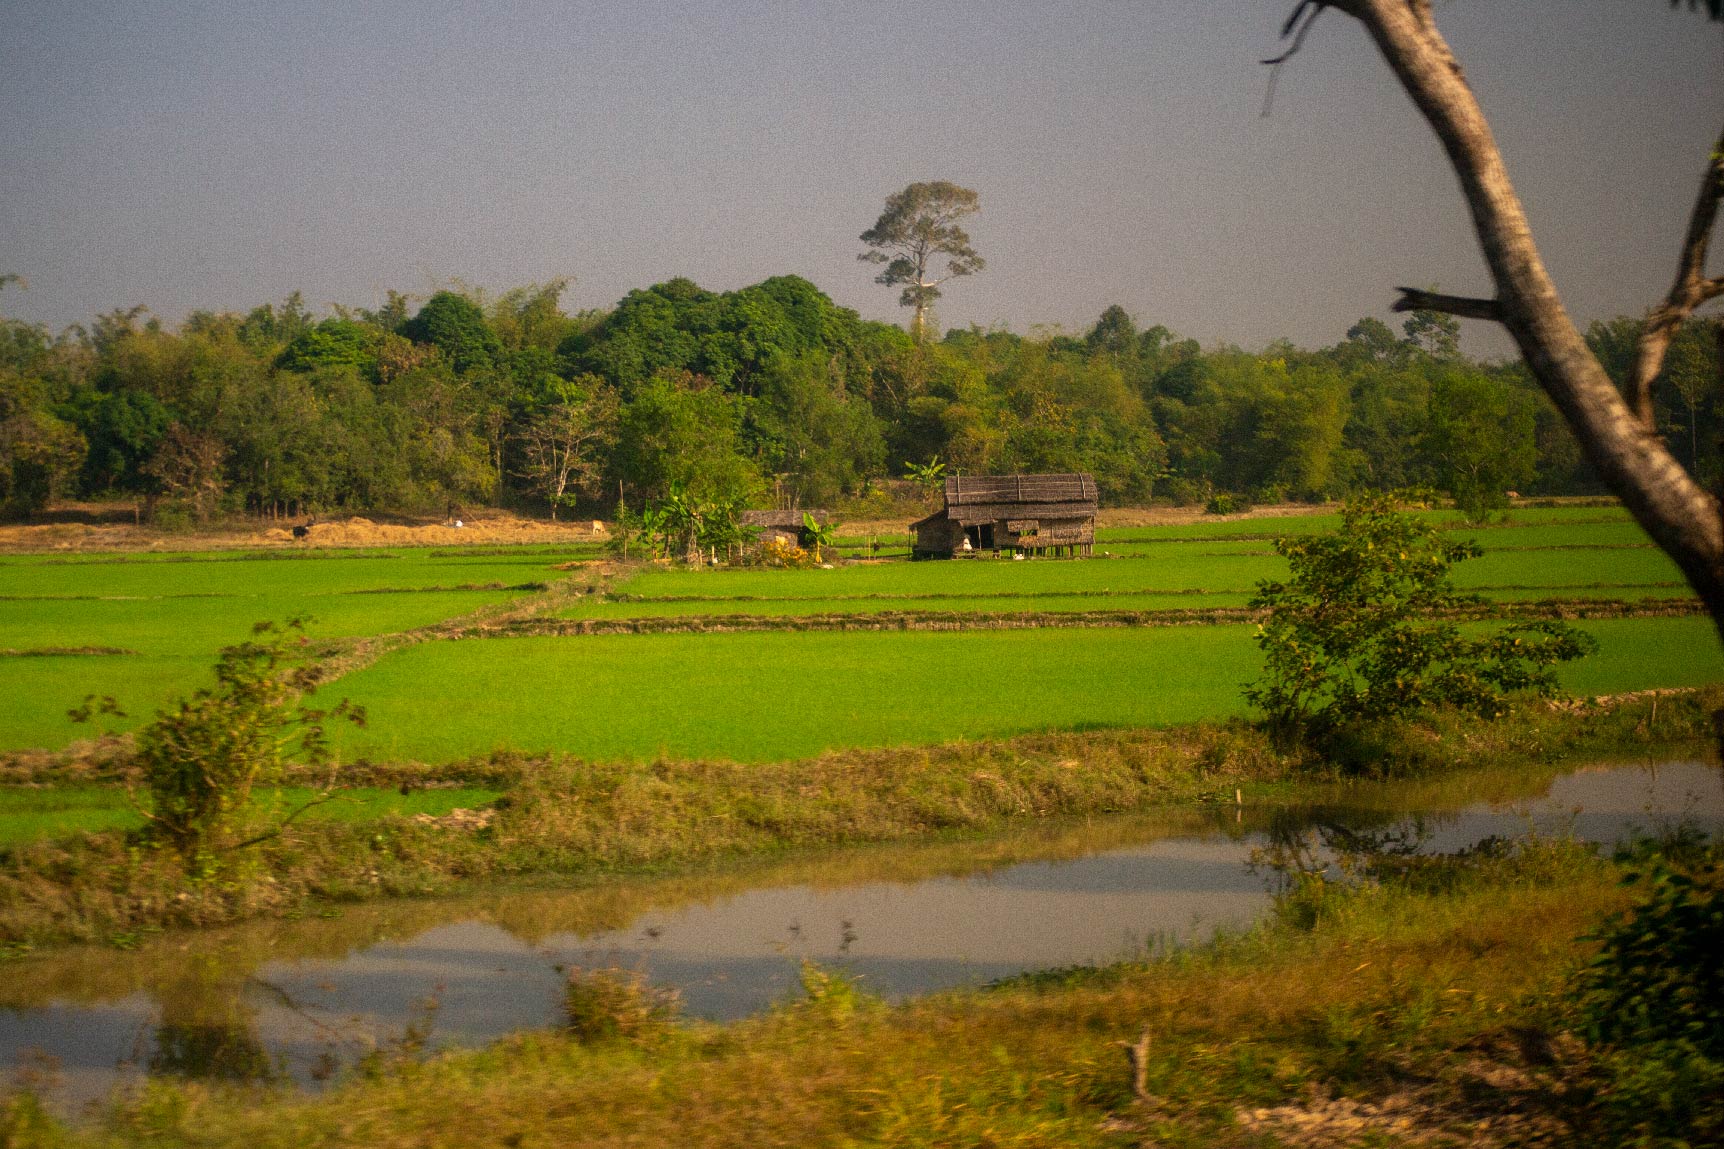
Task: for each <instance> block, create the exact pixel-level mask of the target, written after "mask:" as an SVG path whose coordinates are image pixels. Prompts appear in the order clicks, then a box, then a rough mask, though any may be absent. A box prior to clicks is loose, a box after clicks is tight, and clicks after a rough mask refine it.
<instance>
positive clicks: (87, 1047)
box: [0, 763, 1724, 1100]
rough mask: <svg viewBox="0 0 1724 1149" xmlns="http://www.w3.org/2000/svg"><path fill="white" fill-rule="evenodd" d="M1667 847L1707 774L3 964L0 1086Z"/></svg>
mask: <svg viewBox="0 0 1724 1149" xmlns="http://www.w3.org/2000/svg"><path fill="white" fill-rule="evenodd" d="M1677 822H1686V823H1687V824H1689V825H1692V826H1694V827H1696V828H1697V829H1700V830H1704V831H1707V832H1710V833H1718V832H1721V831H1724V781H1721V775H1720V772H1719V770H1718V769H1717V768H1716V767H1711V766H1706V765H1702V764H1700V763H1670V764H1665V765H1661V766H1658V767H1644V766H1642V767H1632V766H1611V767H1598V768H1592V769H1582V770H1576V771H1573V772H1570V773H1566V774H1562V775H1558V776H1553V775H1552V774H1549V773H1546V774H1543V775H1527V774H1524V773H1523V774H1518V775H1507V774H1504V775H1495V774H1493V775H1473V776H1469V777H1466V778H1460V779H1456V778H1449V779H1445V780H1442V781H1440V782H1434V783H1430V784H1427V785H1424V786H1419V785H1399V786H1369V787H1367V786H1354V787H1347V788H1337V789H1334V790H1332V791H1326V792H1317V793H1314V794H1313V793H1309V792H1307V793H1306V794H1305V795H1304V797H1302V799H1301V800H1300V802H1299V803H1297V804H1285V805H1271V806H1263V807H1249V806H1234V805H1230V804H1229V805H1220V806H1215V807H1209V808H1205V809H1192V810H1186V811H1179V812H1172V813H1168V814H1165V815H1162V816H1159V817H1154V818H1117V819H1107V820H1099V821H1094V822H1090V823H1085V824H1069V823H1068V824H1061V825H1042V826H1033V827H1026V828H1024V829H1022V830H1019V831H1017V832H1015V833H1012V834H1009V835H1005V836H1000V837H992V838H988V839H984V840H975V841H961V842H943V843H931V844H930V843H924V844H919V845H915V846H908V847H902V846H901V847H891V848H886V847H875V848H864V849H852V850H846V851H841V852H832V853H828V854H810V855H806V856H800V857H796V858H790V859H780V860H777V861H775V862H772V863H770V864H764V865H760V864H757V865H753V866H750V867H748V868H740V869H734V870H727V871H724V872H721V873H717V874H703V875H699V876H692V877H679V878H661V879H629V880H613V881H609V882H605V883H603V884H589V885H584V886H579V887H572V888H558V889H528V890H509V891H503V892H495V893H490V894H487V895H486V896H484V897H482V898H481V897H475V898H470V899H459V900H438V901H417V902H394V903H386V904H378V905H369V906H356V907H350V908H347V909H345V910H343V911H342V912H341V913H340V914H339V915H337V916H333V917H329V918H307V919H305V920H301V921H294V922H281V921H278V922H262V923H254V924H251V925H247V926H243V927H237V928H233V929H226V930H220V931H212V932H208V933H202V934H192V935H185V934H181V935H171V936H169V935H164V936H160V937H156V938H153V939H150V940H149V941H147V942H146V943H145V944H144V945H142V946H140V947H139V948H138V949H136V950H133V951H124V952H122V951H118V950H114V949H111V948H95V947H87V948H77V949H70V950H62V951H57V952H55V953H53V954H48V955H43V956H41V957H35V958H28V959H24V960H21V961H18V962H15V963H12V964H10V965H9V966H7V967H6V969H5V977H4V978H3V979H0V1064H3V1065H5V1066H7V1067H11V1068H13V1069H19V1068H28V1069H35V1070H37V1071H44V1070H45V1071H46V1072H47V1073H48V1074H49V1076H50V1079H51V1080H52V1081H54V1082H55V1083H56V1085H57V1092H58V1093H59V1094H60V1095H61V1097H62V1098H63V1099H65V1100H75V1099H84V1098H94V1097H98V1096H101V1095H103V1094H105V1093H106V1092H108V1091H109V1090H110V1089H111V1088H112V1087H113V1086H114V1085H116V1084H119V1083H121V1082H123V1081H126V1080H129V1079H134V1078H136V1077H138V1076H140V1075H143V1074H146V1073H152V1072H153V1073H169V1074H176V1075H185V1076H198V1077H214V1078H223V1079H231V1080H264V1079H276V1080H293V1081H297V1082H300V1083H302V1084H307V1085H315V1083H317V1082H319V1081H322V1080H326V1079H328V1078H329V1077H330V1076H332V1075H334V1074H336V1073H338V1072H339V1071H340V1069H341V1068H342V1067H344V1066H347V1065H350V1064H352V1063H353V1062H354V1061H355V1060H356V1059H358V1058H360V1057H363V1056H364V1055H365V1054H366V1053H367V1052H369V1051H371V1050H375V1049H378V1048H383V1047H388V1046H391V1045H400V1044H402V1043H404V1042H415V1043H416V1042H420V1041H424V1042H425V1043H426V1044H428V1045H430V1046H433V1047H435V1046H438V1045H451V1044H461V1045H471V1044H478V1043H483V1042H485V1041H487V1040H490V1039H493V1038H496V1037H498V1036H501V1035H503V1034H506V1033H509V1032H512V1031H515V1030H521V1029H528V1028H535V1027H545V1026H551V1025H555V1024H556V1023H557V1022H558V1020H559V1010H560V1001H561V989H562V985H563V983H564V980H565V978H566V977H567V973H568V971H569V970H570V969H572V968H576V967H579V968H587V969H591V968H608V967H621V968H624V969H629V970H635V971H639V972H640V973H641V974H643V975H644V976H645V977H647V978H648V979H650V980H651V981H653V982H655V983H659V984H662V985H667V986H674V987H676V988H677V989H678V990H679V991H680V993H681V997H682V1008H683V1012H684V1013H685V1014H687V1015H691V1016H694V1017H701V1018H711V1019H728V1018H736V1017H740V1016H744V1015H747V1014H750V1013H754V1012H758V1011H761V1010H765V1009H769V1008H771V1006H772V1005H773V1003H774V1002H777V1001H781V1000H783V999H785V998H786V997H787V995H790V994H792V993H793V992H795V990H796V987H797V986H798V970H799V966H800V962H801V961H802V960H803V959H812V960H814V961H817V962H819V963H821V964H823V965H829V966H833V967H838V968H842V969H844V970H846V971H848V972H849V973H851V974H853V975H855V976H858V977H860V978H861V979H863V980H862V985H863V986H864V987H865V988H867V989H868V990H870V991H871V992H874V993H878V994H882V995H884V996H887V997H897V996H902V995H907V994H919V993H927V992H931V991H937V990H941V989H946V988H951V987H956V986H966V985H977V984H981V983H985V982H988V981H990V980H994V979H998V978H1003V977H1009V976H1012V975H1015V974H1019V973H1023V972H1026V971H1031V970H1038V969H1046V968H1050V967H1058V966H1067V965H1074V964H1082V963H1102V962H1108V961H1112V960H1116V959H1120V958H1124V957H1130V956H1133V955H1137V954H1141V953H1143V952H1144V950H1145V948H1146V947H1149V946H1154V945H1158V944H1166V943H1169V942H1178V941H1185V940H1190V939H1197V938H1203V937H1206V936H1208V935H1210V934H1212V933H1213V932H1214V931H1215V930H1217V929H1221V928H1227V927H1240V926H1244V925H1247V924H1249V923H1250V922H1251V921H1253V920H1254V919H1255V918H1257V917H1258V916H1259V915H1261V914H1262V913H1263V912H1264V910H1265V908H1266V906H1267V905H1268V902H1269V892H1268V883H1267V880H1266V878H1265V876H1264V874H1263V873H1261V872H1260V871H1258V870H1254V869H1253V868H1252V867H1251V866H1250V865H1249V864H1248V863H1249V861H1250V857H1251V854H1252V852H1253V851H1254V850H1255V849H1257V848H1258V847H1261V846H1263V845H1264V844H1265V843H1268V842H1270V841H1271V840H1282V841H1285V840H1287V838H1288V837H1289V836H1290V835H1295V834H1299V833H1301V832H1303V831H1305V830H1307V829H1309V828H1312V827H1317V826H1327V827H1331V828H1333V827H1337V826H1339V827H1345V828H1349V829H1354V830H1395V831H1402V832H1408V833H1411V834H1412V835H1413V836H1414V838H1415V839H1417V840H1418V841H1420V842H1421V843H1422V846H1421V848H1423V849H1426V850H1453V849H1457V848H1460V847H1462V846H1465V845H1468V844H1470V843H1473V842H1477V841H1479V840H1480V839H1483V838H1486V837H1489V836H1492V835H1497V836H1505V837H1506V836H1514V835H1519V834H1525V833H1528V832H1530V831H1538V832H1542V833H1550V834H1564V833H1571V834H1573V835H1575V836H1577V837H1581V838H1585V839H1587V840H1590V841H1595V842H1601V843H1609V842H1614V841H1617V840H1620V839H1622V838H1624V837H1625V836H1627V835H1629V834H1631V833H1633V832H1635V831H1637V830H1656V829H1659V828H1662V827H1667V826H1669V825H1671V824H1674V823H1677Z"/></svg>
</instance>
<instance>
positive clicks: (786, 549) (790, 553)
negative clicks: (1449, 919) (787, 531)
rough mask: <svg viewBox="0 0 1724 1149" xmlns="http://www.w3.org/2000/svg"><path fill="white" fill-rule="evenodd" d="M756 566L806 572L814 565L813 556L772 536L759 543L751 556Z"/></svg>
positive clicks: (782, 539) (784, 540)
mask: <svg viewBox="0 0 1724 1149" xmlns="http://www.w3.org/2000/svg"><path fill="white" fill-rule="evenodd" d="M752 559H753V562H754V564H755V565H756V566H763V567H771V568H773V569H774V570H807V569H808V568H810V567H812V566H814V565H815V561H814V556H813V555H812V554H810V553H809V552H808V551H806V550H804V549H803V548H801V547H799V546H797V545H796V544H795V543H793V542H791V541H790V540H788V539H785V538H780V537H778V536H774V537H772V538H770V539H767V540H766V541H765V542H763V543H761V544H760V546H759V547H758V548H757V549H756V550H755V551H754V554H753V556H752Z"/></svg>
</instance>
